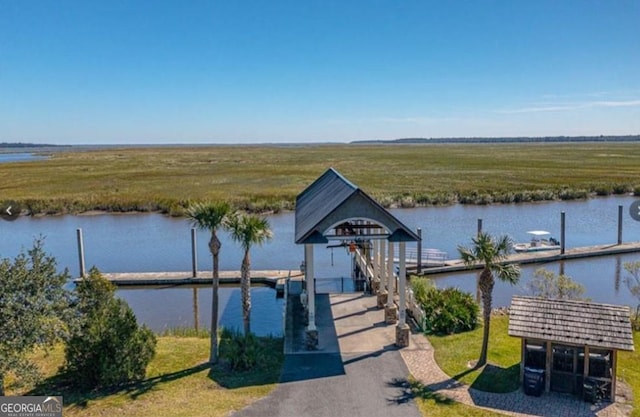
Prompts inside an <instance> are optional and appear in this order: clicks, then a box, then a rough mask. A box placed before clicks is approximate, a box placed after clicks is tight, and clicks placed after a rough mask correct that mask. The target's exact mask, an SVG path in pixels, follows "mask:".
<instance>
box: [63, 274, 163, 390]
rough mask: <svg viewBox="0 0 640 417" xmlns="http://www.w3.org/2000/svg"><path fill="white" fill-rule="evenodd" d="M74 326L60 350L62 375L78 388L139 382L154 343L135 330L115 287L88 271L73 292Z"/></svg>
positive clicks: (143, 331)
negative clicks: (61, 351) (74, 297)
mask: <svg viewBox="0 0 640 417" xmlns="http://www.w3.org/2000/svg"><path fill="white" fill-rule="evenodd" d="M76 293H77V300H76V306H75V308H76V312H77V314H76V321H75V322H74V323H72V332H71V337H70V339H69V341H68V343H67V346H66V348H65V364H64V370H65V371H66V372H67V374H68V376H69V377H70V378H71V379H72V380H73V381H74V383H75V384H77V385H78V386H79V387H82V388H83V389H92V388H96V387H111V386H116V385H120V384H123V383H127V382H130V381H136V380H141V379H143V378H144V377H145V374H146V368H147V365H148V364H149V362H150V361H151V359H152V358H153V356H154V355H155V347H156V338H155V336H154V335H153V333H152V332H151V331H150V330H149V329H148V328H147V327H146V326H144V325H143V326H142V327H139V326H138V323H137V320H136V317H135V315H134V314H133V311H132V310H131V308H130V307H129V306H128V305H127V303H126V302H125V301H124V300H121V299H118V298H115V287H114V286H113V285H112V284H111V283H110V282H108V281H107V280H106V279H105V278H104V277H103V276H102V275H101V274H100V272H99V271H98V270H97V269H95V268H93V269H92V270H91V272H90V273H89V275H88V277H86V278H85V279H84V280H83V281H81V282H80V283H79V284H78V286H77V288H76Z"/></svg>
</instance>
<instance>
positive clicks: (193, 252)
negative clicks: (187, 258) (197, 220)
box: [191, 228, 198, 278]
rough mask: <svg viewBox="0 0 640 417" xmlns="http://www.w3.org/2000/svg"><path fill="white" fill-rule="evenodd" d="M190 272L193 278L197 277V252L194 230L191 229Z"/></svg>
mask: <svg viewBox="0 0 640 417" xmlns="http://www.w3.org/2000/svg"><path fill="white" fill-rule="evenodd" d="M191 271H192V274H193V277H194V278H196V277H197V276H198V250H197V244H196V229H195V228H192V229H191Z"/></svg>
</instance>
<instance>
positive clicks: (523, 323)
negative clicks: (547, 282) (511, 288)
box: [509, 296, 634, 351]
mask: <svg viewBox="0 0 640 417" xmlns="http://www.w3.org/2000/svg"><path fill="white" fill-rule="evenodd" d="M509 336H516V337H525V338H532V339H542V340H549V341H552V342H558V343H567V344H572V345H579V346H584V345H588V346H593V347H599V348H605V349H619V350H631V351H632V350H634V347H633V334H632V332H631V322H630V320H629V308H628V307H625V306H617V305H611V304H598V303H590V302H586V301H575V300H550V299H545V298H539V297H525V296H514V297H513V298H512V299H511V308H510V310H509Z"/></svg>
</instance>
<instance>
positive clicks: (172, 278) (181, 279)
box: [74, 269, 302, 290]
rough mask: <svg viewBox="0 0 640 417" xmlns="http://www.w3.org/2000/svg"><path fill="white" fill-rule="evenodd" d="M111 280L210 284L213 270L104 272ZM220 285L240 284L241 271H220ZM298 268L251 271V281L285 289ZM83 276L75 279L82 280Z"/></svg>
mask: <svg viewBox="0 0 640 417" xmlns="http://www.w3.org/2000/svg"><path fill="white" fill-rule="evenodd" d="M102 275H103V276H104V277H105V278H106V279H107V280H108V281H109V282H111V283H113V284H114V285H116V286H118V287H136V286H137V287H144V286H176V285H210V284H211V280H212V273H211V271H198V272H197V274H196V276H195V277H194V276H193V272H120V273H103V274H102ZM219 275H220V285H238V284H240V271H220V273H219ZM301 276H302V273H301V272H300V271H298V270H289V269H283V270H274V271H251V283H252V284H258V285H267V286H269V287H272V288H275V289H276V290H278V289H284V283H285V280H286V279H287V278H288V277H290V278H294V277H296V278H297V277H301ZM81 280H82V278H78V279H76V280H74V282H76V283H77V282H80V281H81Z"/></svg>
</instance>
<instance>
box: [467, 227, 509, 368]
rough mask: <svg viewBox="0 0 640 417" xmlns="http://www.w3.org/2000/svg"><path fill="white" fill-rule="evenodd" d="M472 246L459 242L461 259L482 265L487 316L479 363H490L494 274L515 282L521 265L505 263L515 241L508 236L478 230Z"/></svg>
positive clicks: (483, 313)
mask: <svg viewBox="0 0 640 417" xmlns="http://www.w3.org/2000/svg"><path fill="white" fill-rule="evenodd" d="M472 242H473V246H472V247H471V248H467V247H464V246H458V251H459V252H460V256H461V257H462V261H463V262H464V264H465V265H466V266H467V267H472V266H474V265H476V264H478V263H480V264H482V265H483V268H482V272H481V273H480V280H479V281H478V287H479V288H480V292H481V294H482V316H483V319H484V329H483V335H482V350H481V351H480V359H479V360H478V365H477V366H483V365H485V364H486V363H487V350H488V345H489V325H490V324H491V304H492V301H493V294H492V293H493V285H494V284H495V278H494V275H495V276H497V277H498V279H500V280H501V281H503V282H508V283H510V284H515V283H516V282H518V279H519V278H520V267H519V266H518V265H515V264H504V263H503V261H504V260H505V259H506V257H507V255H508V254H509V252H511V249H512V247H513V241H512V240H511V238H509V237H508V236H502V237H500V238H494V237H492V236H490V235H489V234H487V233H482V232H481V233H478V236H477V237H476V238H474V239H472Z"/></svg>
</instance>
